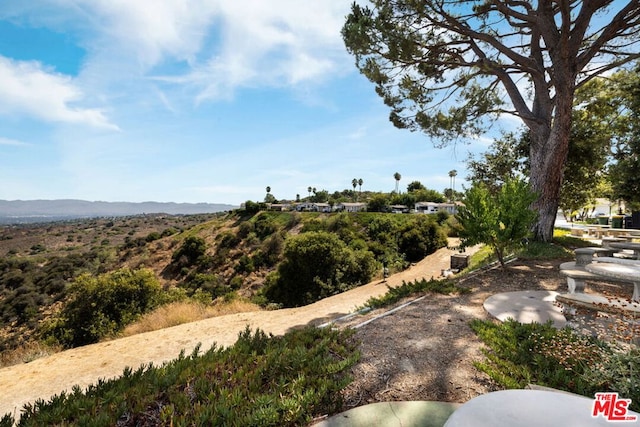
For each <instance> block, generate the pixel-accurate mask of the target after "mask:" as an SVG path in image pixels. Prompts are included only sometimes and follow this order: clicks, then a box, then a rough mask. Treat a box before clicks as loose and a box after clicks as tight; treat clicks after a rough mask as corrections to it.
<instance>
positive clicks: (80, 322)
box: [51, 269, 163, 347]
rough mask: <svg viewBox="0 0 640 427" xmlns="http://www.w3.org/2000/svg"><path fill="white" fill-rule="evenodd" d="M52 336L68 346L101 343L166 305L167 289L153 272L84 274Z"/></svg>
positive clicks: (70, 292) (74, 284)
mask: <svg viewBox="0 0 640 427" xmlns="http://www.w3.org/2000/svg"><path fill="white" fill-rule="evenodd" d="M68 295H69V298H68V300H67V302H66V304H65V305H64V307H63V309H62V312H61V316H60V317H61V318H60V321H59V322H58V324H56V325H55V326H54V327H53V328H52V331H51V332H52V334H53V335H54V336H55V337H56V338H57V339H58V341H59V342H60V343H61V344H63V345H65V346H68V347H75V346H81V345H86V344H91V343H94V342H97V341H98V340H100V339H101V338H103V337H106V336H108V335H111V334H114V333H116V332H119V331H120V330H122V329H123V328H124V327H125V326H126V325H127V324H129V323H131V322H133V321H134V320H136V319H137V318H138V316H140V315H142V314H144V313H146V312H148V311H150V310H152V309H154V308H155V307H157V306H158V305H159V304H160V303H161V302H162V296H163V290H162V286H161V285H160V282H159V281H158V279H157V278H156V277H155V275H154V274H153V272H152V271H151V270H147V269H141V270H129V269H120V270H116V271H113V272H110V273H105V274H102V275H99V276H91V275H89V274H83V275H81V276H79V277H78V278H76V280H75V281H74V282H73V284H72V285H71V286H70V288H69V294H68Z"/></svg>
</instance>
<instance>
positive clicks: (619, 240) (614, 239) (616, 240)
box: [601, 237, 627, 248]
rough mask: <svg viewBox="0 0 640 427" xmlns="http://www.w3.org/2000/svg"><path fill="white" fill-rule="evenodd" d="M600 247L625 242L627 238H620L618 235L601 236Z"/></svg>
mask: <svg viewBox="0 0 640 427" xmlns="http://www.w3.org/2000/svg"><path fill="white" fill-rule="evenodd" d="M601 240H602V247H603V248H610V247H611V246H609V245H610V244H611V243H626V242H627V239H622V238H620V237H603V238H602V239H601Z"/></svg>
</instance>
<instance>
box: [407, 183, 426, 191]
mask: <svg viewBox="0 0 640 427" xmlns="http://www.w3.org/2000/svg"><path fill="white" fill-rule="evenodd" d="M426 189H427V187H425V186H424V185H422V183H421V182H420V181H412V182H410V183H409V185H407V192H409V193H413V192H414V191H418V190H426Z"/></svg>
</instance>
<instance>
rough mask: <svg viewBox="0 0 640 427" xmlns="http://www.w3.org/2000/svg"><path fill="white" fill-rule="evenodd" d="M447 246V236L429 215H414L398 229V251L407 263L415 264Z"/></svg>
mask: <svg viewBox="0 0 640 427" xmlns="http://www.w3.org/2000/svg"><path fill="white" fill-rule="evenodd" d="M446 245H447V236H446V235H445V234H444V232H443V230H442V229H441V228H440V227H439V226H438V224H437V223H436V222H435V221H434V220H433V219H432V218H431V217H430V216H429V215H416V216H415V218H414V219H413V221H411V222H409V223H407V224H406V225H405V226H404V227H402V228H401V229H400V233H399V237H398V250H399V251H400V252H401V253H403V254H404V255H405V258H406V260H407V261H409V262H417V261H420V260H421V259H423V258H424V257H425V256H427V255H429V254H431V253H433V252H435V251H436V250H437V249H439V248H442V247H444V246H446Z"/></svg>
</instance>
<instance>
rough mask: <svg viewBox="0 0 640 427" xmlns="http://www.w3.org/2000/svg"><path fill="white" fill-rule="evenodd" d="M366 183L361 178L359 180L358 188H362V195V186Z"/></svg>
mask: <svg viewBox="0 0 640 427" xmlns="http://www.w3.org/2000/svg"><path fill="white" fill-rule="evenodd" d="M363 183H364V181H363V180H362V178H360V179H359V180H358V186H359V187H360V193H362V184H363Z"/></svg>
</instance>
